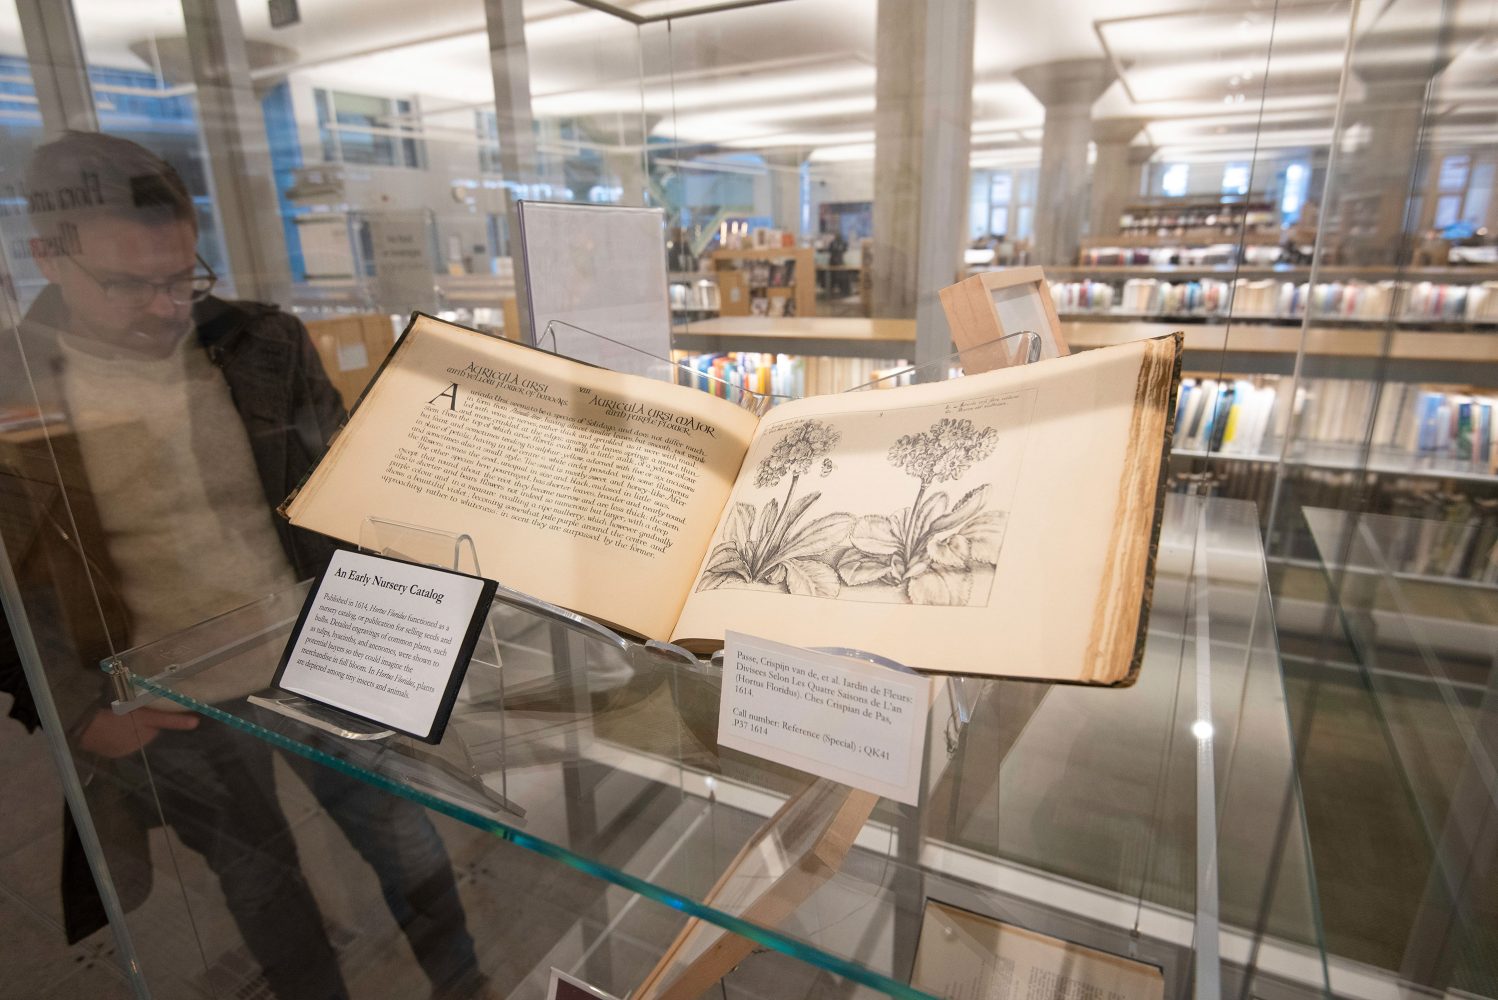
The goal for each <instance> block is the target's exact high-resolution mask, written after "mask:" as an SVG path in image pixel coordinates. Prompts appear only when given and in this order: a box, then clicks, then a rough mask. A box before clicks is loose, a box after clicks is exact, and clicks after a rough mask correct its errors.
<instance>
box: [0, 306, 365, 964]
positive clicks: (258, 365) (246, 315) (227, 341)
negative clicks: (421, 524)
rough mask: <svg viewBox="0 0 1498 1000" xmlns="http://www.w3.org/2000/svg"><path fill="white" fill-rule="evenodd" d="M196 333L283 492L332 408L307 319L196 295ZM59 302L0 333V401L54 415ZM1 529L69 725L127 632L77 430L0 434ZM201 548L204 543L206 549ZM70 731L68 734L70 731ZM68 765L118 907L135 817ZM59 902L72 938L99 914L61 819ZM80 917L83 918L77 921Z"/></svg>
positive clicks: (323, 556) (298, 539) (121, 791)
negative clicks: (81, 787) (85, 789)
mask: <svg viewBox="0 0 1498 1000" xmlns="http://www.w3.org/2000/svg"><path fill="white" fill-rule="evenodd" d="M193 319H194V321H195V323H196V331H197V337H198V341H199V343H201V344H202V346H203V347H204V349H206V350H207V352H208V356H209V358H210V360H211V361H212V362H213V364H214V365H215V366H217V368H218V369H219V371H221V372H222V373H223V376H224V380H225V382H226V383H227V384H228V386H229V392H230V395H231V397H232V398H233V401H234V407H235V409H236V410H237V412H238V414H239V417H240V419H241V420H243V421H244V426H245V430H246V432H247V433H248V436H249V443H250V448H251V452H252V454H253V456H254V461H255V467H256V470H257V471H258V473H259V478H260V485H261V489H262V491H263V493H264V496H265V502H266V503H267V505H269V506H270V507H271V508H274V507H276V505H278V504H279V503H281V501H282V500H284V499H285V498H286V496H287V494H289V493H290V492H291V491H292V490H293V489H294V488H295V487H296V486H297V485H298V484H299V483H300V482H301V480H302V478H303V477H304V476H305V475H306V474H307V472H308V471H310V469H311V468H312V466H313V464H314V463H315V462H316V461H317V459H318V458H319V457H320V456H321V454H322V452H323V450H324V448H325V446H326V443H327V441H328V439H329V438H330V437H331V435H332V433H333V431H334V430H336V429H337V427H338V425H339V424H340V422H341V421H342V420H343V417H344V410H343V405H342V402H341V401H340V399H339V396H338V392H337V390H336V389H334V388H333V385H332V383H330V382H329V381H328V377H327V374H326V373H325V372H324V371H323V367H322V363H321V361H320V360H319V359H318V356H317V352H316V351H315V349H314V348H313V346H312V343H311V341H310V340H309V339H308V336H307V330H306V328H305V327H304V326H303V325H302V323H301V321H300V320H298V319H296V317H294V316H291V315H288V314H287V313H284V312H282V311H280V310H279V309H277V308H275V307H274V306H267V305H261V304H258V303H251V302H226V301H224V300H221V299H216V298H208V299H205V300H204V301H203V302H201V303H199V304H198V305H197V306H196V307H195V308H194V310H193ZM65 323H66V310H65V307H64V305H63V302H62V296H61V293H60V291H59V290H58V289H57V288H55V287H48V288H47V289H45V290H44V291H43V292H42V294H41V295H40V296H39V297H38V298H37V300H36V303H35V304H34V305H33V306H32V308H31V310H30V311H29V312H28V313H27V314H26V317H25V319H24V320H23V321H22V324H21V327H20V328H19V330H17V331H13V332H12V333H11V334H8V335H6V337H5V342H4V344H3V345H0V406H26V405H34V406H36V407H38V408H39V409H40V410H41V412H42V413H43V414H58V415H65V414H66V400H65V399H64V398H63V391H62V379H61V374H62V365H63V363H64V356H63V354H62V351H61V349H60V346H59V344H58V341H57V337H58V331H59V330H60V329H62V328H63V327H64V326H65ZM0 508H3V510H4V515H3V517H0V538H3V540H4V543H5V551H6V554H7V556H8V557H9V558H10V560H11V563H12V566H13V568H14V570H15V573H16V578H17V583H18V585H19V587H20V590H21V598H22V604H23V608H22V609H14V608H8V609H7V611H8V613H10V614H16V613H19V612H20V611H24V613H25V614H26V615H27V618H28V621H29V622H30V624H31V628H32V631H33V633H34V634H35V636H36V639H37V645H38V647H39V649H40V651H41V655H42V659H43V664H42V667H43V671H44V673H45V674H46V677H47V681H48V686H49V687H50V689H51V691H52V696H53V699H54V700H55V702H56V703H57V709H58V713H59V715H60V716H61V721H62V725H63V727H64V728H65V730H66V731H67V732H68V734H69V736H70V738H72V737H76V734H77V733H78V731H79V730H80V729H81V728H82V727H83V726H84V725H85V724H86V723H87V722H88V720H89V719H90V718H91V717H92V716H93V713H94V712H95V711H97V710H98V709H100V708H103V707H105V706H107V705H108V703H109V695H108V686H107V684H106V678H105V675H104V674H103V672H102V670H101V668H100V661H101V660H103V659H105V658H106V657H108V656H109V655H110V652H111V650H112V649H113V650H123V649H126V648H128V647H129V645H130V620H129V613H128V611H127V609H126V607H125V604H124V602H123V600H122V599H121V597H120V594H119V592H118V590H117V588H116V578H115V575H114V571H113V567H112V566H111V565H110V561H109V554H108V549H107V548H106V546H105V544H104V535H103V531H102V529H101V528H100V523H99V519H98V516H97V511H96V509H95V506H94V500H93V497H92V494H91V492H90V490H89V486H88V481H87V477H86V475H85V474H84V469H83V462H82V456H81V453H80V452H79V449H78V443H77V441H76V439H74V438H73V436H72V435H71V433H70V432H68V430H67V428H66V424H65V423H63V424H56V425H53V426H52V427H51V428H50V429H49V432H48V433H46V434H41V433H33V434H29V435H28V434H19V435H10V436H6V437H5V439H4V440H0ZM275 523H276V530H277V532H278V533H279V535H280V541H281V546H282V548H283V549H284V550H285V553H286V557H287V559H288V560H289V561H290V563H291V565H292V567H293V568H294V569H295V570H296V572H297V574H298V576H299V577H307V576H311V575H313V574H315V573H316V572H318V571H319V570H320V569H321V568H322V566H323V565H324V564H325V563H326V562H327V560H328V558H329V557H330V556H331V554H332V552H333V549H334V543H333V542H331V541H330V540H329V539H326V538H324V537H322V536H320V535H315V534H312V533H310V532H306V531H302V530H300V529H297V528H292V527H291V526H290V525H289V524H287V523H286V522H285V521H284V520H283V519H281V518H280V517H277V518H276V519H275ZM207 555H208V554H206V553H205V557H206V556H207ZM70 741H71V739H70ZM73 754H74V759H75V761H76V762H77V764H78V768H79V773H80V776H81V777H82V778H83V779H84V781H85V783H86V784H90V788H89V794H88V801H89V808H90V813H91V814H92V816H93V818H94V822H95V825H96V826H97V827H98V828H99V832H100V838H101V840H102V841H104V843H105V844H106V852H105V853H106V857H107V859H108V861H109V866H110V870H111V874H112V876H113V877H114V879H115V883H116V886H117V888H118V889H119V890H120V894H121V897H122V900H123V901H124V902H125V903H126V906H127V908H129V907H130V906H131V905H133V904H137V903H139V902H140V901H141V900H143V899H144V897H145V895H146V894H148V893H149V889H150V862H149V858H148V856H147V855H146V853H145V843H146V842H145V831H146V826H147V824H148V823H149V822H150V820H151V819H152V817H150V816H141V815H139V813H140V809H139V808H138V806H132V805H131V802H132V801H133V796H132V795H131V789H129V788H121V787H117V783H115V782H110V781H98V782H91V779H92V778H93V777H94V776H95V775H94V773H93V772H94V771H95V770H96V769H103V770H107V769H108V764H107V762H103V761H95V760H91V759H89V755H87V754H85V753H83V752H81V751H79V750H78V749H77V747H76V746H74V747H73ZM67 832H68V837H69V841H68V843H69V845H70V849H68V850H65V864H64V872H63V903H64V913H65V915H66V917H67V923H68V937H69V939H70V940H76V939H78V938H80V937H82V936H84V935H85V934H87V933H90V932H91V931H92V930H94V929H97V926H98V925H99V924H100V922H101V920H102V909H100V908H99V907H98V902H97V896H96V894H95V890H94V885H93V879H92V877H91V875H90V873H89V871H88V870H87V867H86V865H84V864H82V862H83V857H82V852H81V850H79V849H77V843H76V833H75V832H74V831H72V830H69V831H67ZM90 925H93V926H90Z"/></svg>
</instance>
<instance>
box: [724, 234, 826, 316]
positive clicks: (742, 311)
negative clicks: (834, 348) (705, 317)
mask: <svg viewBox="0 0 1498 1000" xmlns="http://www.w3.org/2000/svg"><path fill="white" fill-rule="evenodd" d="M711 260H712V269H713V273H714V275H715V276H716V278H717V279H718V295H719V300H720V301H719V309H718V312H719V315H721V316H753V315H755V313H754V311H753V305H752V302H753V300H754V299H756V298H761V297H763V298H764V299H765V300H766V301H767V302H768V300H770V299H775V298H782V299H786V300H788V302H787V305H786V307H785V308H787V309H788V314H789V315H790V316H794V317H796V318H805V317H809V316H815V315H816V312H817V262H816V254H815V252H814V251H813V250H812V249H811V248H810V247H765V248H763V249H757V250H717V251H715V252H714V253H713V255H712V257H711ZM755 265H764V266H765V267H768V268H772V269H773V268H776V267H779V268H787V267H788V268H790V269H791V273H790V274H789V276H788V280H785V281H784V282H783V283H780V284H776V283H774V281H773V280H771V281H767V282H765V283H764V284H760V283H758V282H756V281H754V280H752V278H753V274H754V271H755ZM771 318H779V317H771Z"/></svg>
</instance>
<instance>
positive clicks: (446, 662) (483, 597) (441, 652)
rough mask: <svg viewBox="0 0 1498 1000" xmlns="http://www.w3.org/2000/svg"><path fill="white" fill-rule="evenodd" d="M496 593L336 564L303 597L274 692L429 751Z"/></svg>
mask: <svg viewBox="0 0 1498 1000" xmlns="http://www.w3.org/2000/svg"><path fill="white" fill-rule="evenodd" d="M493 596H494V584H492V583H490V582H488V581H486V580H482V579H479V578H478V577H476V576H467V575H465V574H462V573H453V572H451V571H448V570H440V569H434V568H432V567H429V566H418V565H415V564H413V563H407V562H401V561H399V560H395V559H386V558H383V557H381V556H372V555H366V554H364V553H360V552H346V551H340V552H336V553H334V554H333V559H332V561H331V562H329V564H328V568H327V570H326V571H324V573H323V575H322V577H321V579H319V580H318V581H317V585H316V586H315V587H313V588H312V591H311V593H309V594H308V595H307V603H306V605H304V606H303V608H302V617H301V619H300V620H299V621H298V622H297V627H296V631H295V632H293V633H292V639H291V643H290V644H289V645H288V646H287V648H286V652H285V653H284V654H283V656H282V661H281V669H280V671H279V672H278V673H277V675H276V684H277V685H278V686H279V687H281V688H283V689H285V690H287V691H292V692H294V693H296V694H300V695H304V696H305V697H308V698H311V699H313V700H315V701H319V702H322V703H323V704H324V705H331V706H332V707H334V708H337V709H341V710H343V711H345V712H348V713H350V714H352V715H357V716H359V717H361V718H364V719H371V720H373V721H375V722H378V723H380V724H382V725H386V726H389V727H390V728H391V729H398V730H400V731H401V732H403V733H409V734H410V735H412V736H416V737H418V738H419V739H424V740H428V741H429V742H435V741H436V740H437V739H438V738H440V737H441V733H442V727H443V726H445V725H446V723H447V716H448V714H449V713H450V712H451V710H452V703H453V700H454V699H455V698H456V697H457V690H458V685H459V684H460V683H461V682H462V679H463V669H464V668H466V667H467V665H468V661H469V659H470V658H471V657H472V656H473V647H474V644H475V643H476V642H477V640H478V630H479V627H480V625H482V623H483V620H484V616H485V614H486V613H487V611H488V606H489V600H488V599H489V598H492V597H493Z"/></svg>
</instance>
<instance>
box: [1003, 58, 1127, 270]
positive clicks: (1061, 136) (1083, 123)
mask: <svg viewBox="0 0 1498 1000" xmlns="http://www.w3.org/2000/svg"><path fill="white" fill-rule="evenodd" d="M1014 76H1015V79H1017V80H1019V82H1020V83H1022V84H1024V85H1025V87H1026V89H1028V90H1029V91H1030V93H1032V94H1034V95H1035V97H1036V99H1037V100H1039V101H1040V103H1041V104H1043V105H1045V131H1044V132H1043V133H1042V134H1041V138H1040V187H1039V190H1038V191H1037V192H1036V199H1035V262H1036V263H1037V264H1071V263H1074V262H1075V261H1076V256H1077V242H1078V239H1079V237H1080V236H1081V235H1082V223H1083V221H1084V220H1085V219H1086V218H1087V180H1088V178H1087V143H1088V142H1089V141H1090V140H1091V139H1092V105H1093V102H1095V101H1096V100H1097V99H1098V98H1099V97H1101V96H1102V95H1103V91H1105V90H1107V89H1108V85H1109V84H1111V83H1112V82H1113V67H1112V66H1111V65H1110V64H1109V63H1108V61H1107V60H1106V59H1063V60H1060V61H1058V62H1050V63H1042V64H1040V65H1037V66H1025V67H1023V68H1021V69H1018V70H1016V71H1015V73H1014Z"/></svg>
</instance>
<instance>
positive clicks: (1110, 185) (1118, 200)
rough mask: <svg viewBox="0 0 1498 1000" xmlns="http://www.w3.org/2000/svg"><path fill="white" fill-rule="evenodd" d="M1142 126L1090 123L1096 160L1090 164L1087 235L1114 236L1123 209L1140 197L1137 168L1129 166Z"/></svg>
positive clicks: (1126, 121) (1128, 121) (1133, 121)
mask: <svg viewBox="0 0 1498 1000" xmlns="http://www.w3.org/2000/svg"><path fill="white" fill-rule="evenodd" d="M1145 124H1146V121H1145V119H1143V118H1100V119H1098V120H1097V121H1095V122H1093V123H1092V141H1093V144H1094V145H1095V146H1096V148H1097V157H1096V159H1094V160H1093V163H1092V211H1091V213H1090V215H1089V219H1088V226H1087V232H1088V234H1089V235H1092V236H1113V235H1116V234H1117V233H1118V218H1119V216H1120V215H1122V214H1123V210H1124V207H1125V206H1126V205H1128V204H1129V203H1130V202H1131V201H1133V200H1135V199H1136V198H1138V197H1139V167H1138V165H1137V164H1135V163H1133V162H1131V154H1132V153H1133V148H1132V147H1131V146H1130V145H1129V144H1130V143H1131V142H1133V141H1134V137H1135V136H1137V135H1138V134H1139V132H1140V130H1142V129H1143V128H1144V126H1145Z"/></svg>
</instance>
